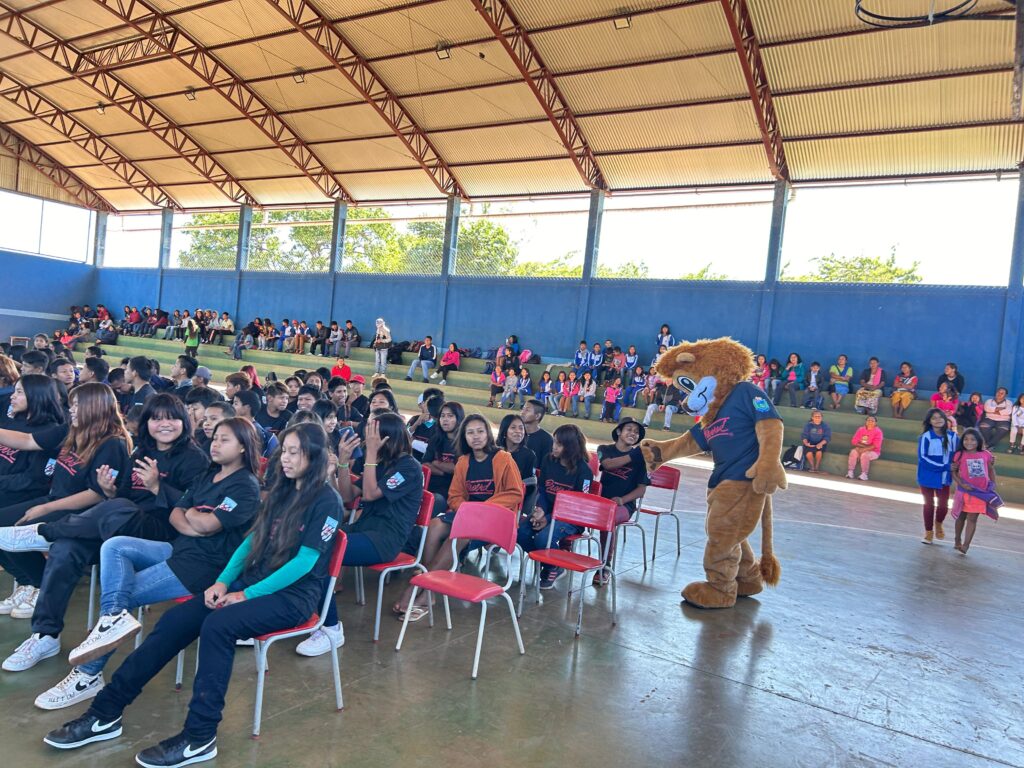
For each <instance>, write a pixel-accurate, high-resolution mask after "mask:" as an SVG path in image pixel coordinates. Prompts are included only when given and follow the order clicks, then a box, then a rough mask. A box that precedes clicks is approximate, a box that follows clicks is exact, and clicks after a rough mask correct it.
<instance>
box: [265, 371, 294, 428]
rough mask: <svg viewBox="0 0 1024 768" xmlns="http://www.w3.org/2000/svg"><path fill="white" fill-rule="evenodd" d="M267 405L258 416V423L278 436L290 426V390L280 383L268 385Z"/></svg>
mask: <svg viewBox="0 0 1024 768" xmlns="http://www.w3.org/2000/svg"><path fill="white" fill-rule="evenodd" d="M266 396H267V403H266V405H264V406H262V407H261V408H260V411H259V413H257V414H256V421H257V422H258V423H259V425H260V426H261V427H263V428H264V429H265V430H267V432H269V433H270V434H272V435H276V434H278V433H280V432H282V431H284V428H285V427H286V426H287V425H288V419H289V418H291V412H290V411H289V410H288V389H287V387H285V385H284V384H282V383H281V382H279V381H275V382H272V383H270V384H268V385H267V389H266Z"/></svg>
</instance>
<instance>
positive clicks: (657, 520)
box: [651, 512, 661, 564]
mask: <svg viewBox="0 0 1024 768" xmlns="http://www.w3.org/2000/svg"><path fill="white" fill-rule="evenodd" d="M659 523H661V513H660V512H659V513H658V514H657V515H655V516H654V542H653V543H652V544H651V563H652V564H653V563H654V558H656V557H657V556H658V525H659Z"/></svg>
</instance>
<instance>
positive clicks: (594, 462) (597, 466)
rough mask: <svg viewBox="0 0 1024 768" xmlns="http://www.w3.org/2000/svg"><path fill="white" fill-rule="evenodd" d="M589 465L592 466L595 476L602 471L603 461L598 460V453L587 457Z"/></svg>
mask: <svg viewBox="0 0 1024 768" xmlns="http://www.w3.org/2000/svg"><path fill="white" fill-rule="evenodd" d="M587 466H588V467H590V471H591V472H593V473H594V477H597V475H598V473H599V472H600V471H601V462H600V461H598V459H597V454H596V453H592V454H590V456H589V457H588V458H587Z"/></svg>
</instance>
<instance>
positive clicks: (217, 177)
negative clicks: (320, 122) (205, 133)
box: [0, 3, 256, 205]
mask: <svg viewBox="0 0 1024 768" xmlns="http://www.w3.org/2000/svg"><path fill="white" fill-rule="evenodd" d="M0 8H4V9H5V10H6V11H7V13H5V14H3V15H2V16H0V32H3V33H4V34H6V35H7V36H8V37H10V38H12V39H14V40H16V41H18V42H19V43H21V44H22V45H24V46H25V47H27V48H29V49H31V50H33V51H35V52H36V53H38V54H39V55H41V56H44V57H46V58H47V59H49V60H50V61H51V62H53V63H54V64H55V65H57V66H58V67H60V68H61V69H63V70H64V71H65V72H67V73H68V74H70V75H71V76H72V77H74V78H75V79H76V80H78V81H79V82H82V83H85V84H86V85H88V86H89V87H91V88H92V89H93V90H94V91H96V92H97V93H98V94H100V95H101V96H104V97H106V99H109V100H110V102H111V103H112V104H116V105H117V106H118V107H120V108H121V109H123V110H124V111H125V112H127V113H128V114H129V115H131V116H132V117H133V118H134V119H135V120H136V121H137V122H138V123H139V124H141V125H142V126H143V127H144V128H145V129H146V131H147V132H148V133H150V134H152V135H153V136H156V137H157V138H158V139H160V140H161V141H163V142H164V143H165V144H166V145H167V146H169V147H170V148H171V149H173V150H174V151H175V153H176V154H177V156H178V157H180V158H181V159H183V160H184V161H185V162H187V163H188V164H189V165H191V166H192V167H193V168H194V169H195V170H196V171H198V172H199V174H200V175H202V177H203V178H204V179H206V180H207V181H208V182H210V183H211V184H213V185H214V186H215V187H217V189H219V190H220V191H221V192H222V193H224V195H225V197H227V198H228V199H229V200H231V201H232V202H235V203H240V204H245V205H253V204H255V202H256V201H255V199H254V198H253V197H252V196H251V195H250V194H249V193H248V192H247V191H246V190H245V189H244V188H243V187H242V185H241V184H239V183H238V181H237V180H236V179H235V178H234V177H233V176H232V175H231V174H230V173H229V172H228V171H227V169H226V168H224V167H223V166H222V165H221V164H220V163H219V162H218V161H217V160H215V159H214V158H213V157H212V156H211V155H210V153H209V152H207V151H206V150H205V149H203V148H202V147H200V146H199V145H198V144H197V143H196V142H195V141H193V139H192V138H191V137H190V136H188V134H186V133H185V132H184V131H182V130H181V128H180V127H179V126H178V125H177V124H175V122H174V121H173V120H171V118H170V117H168V116H167V115H166V114H164V113H163V112H162V111H160V110H159V109H157V108H156V107H153V106H152V105H151V104H149V103H148V101H147V100H146V99H145V97H143V96H142V94H140V93H138V92H137V91H136V90H134V89H133V88H132V87H131V86H130V85H128V83H126V82H125V81H124V80H122V79H120V78H119V77H118V76H117V75H115V74H113V73H109V72H101V71H98V70H96V71H93V72H91V73H87V74H82V73H81V72H79V69H81V68H82V67H81V65H82V64H83V63H85V62H89V61H90V56H89V54H87V53H82V52H80V51H78V50H76V49H75V48H73V47H72V46H70V45H67V44H65V43H63V42H62V41H61V40H59V39H58V38H57V37H56V36H54V35H53V34H51V33H50V32H48V31H47V30H45V29H43V28H42V27H40V26H39V25H37V24H36V23H35V22H33V21H32V20H31V19H29V18H27V17H26V16H25V15H24V14H23V13H21V12H19V11H17V10H15V9H13V8H10V7H8V6H7V4H6V3H0Z"/></svg>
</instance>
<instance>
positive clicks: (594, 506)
mask: <svg viewBox="0 0 1024 768" xmlns="http://www.w3.org/2000/svg"><path fill="white" fill-rule="evenodd" d="M615 509H616V507H615V502H614V501H612V500H611V499H604V498H601V497H600V496H595V495H593V494H592V493H580V492H579V491H559V493H558V495H557V496H555V504H554V506H553V507H552V510H551V519H552V520H561V521H563V522H566V523H569V524H570V525H578V526H580V527H581V528H593V529H595V530H598V531H611V530H613V529H614V528H615Z"/></svg>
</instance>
